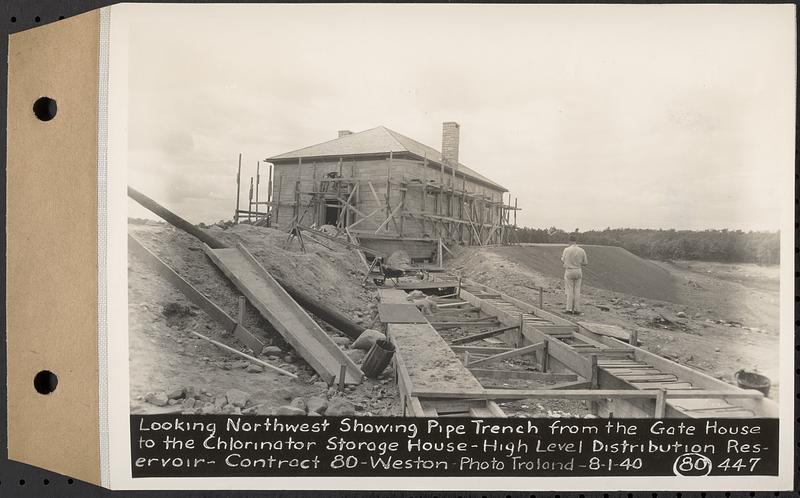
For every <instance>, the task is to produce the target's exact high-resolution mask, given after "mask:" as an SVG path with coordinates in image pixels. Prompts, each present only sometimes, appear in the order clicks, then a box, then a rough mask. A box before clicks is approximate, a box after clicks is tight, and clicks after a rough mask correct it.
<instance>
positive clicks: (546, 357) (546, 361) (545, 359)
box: [542, 341, 550, 372]
mask: <svg viewBox="0 0 800 498" xmlns="http://www.w3.org/2000/svg"><path fill="white" fill-rule="evenodd" d="M549 344H550V343H549V342H548V341H544V346H543V347H542V372H547V371H548V370H549V369H550V349H549V347H548V346H549Z"/></svg>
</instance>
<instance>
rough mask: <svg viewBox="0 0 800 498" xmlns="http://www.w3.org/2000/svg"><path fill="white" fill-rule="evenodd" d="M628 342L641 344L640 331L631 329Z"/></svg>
mask: <svg viewBox="0 0 800 498" xmlns="http://www.w3.org/2000/svg"><path fill="white" fill-rule="evenodd" d="M628 344H630V345H631V346H638V345H639V332H637V331H635V330H631V332H630V338H629V339H628Z"/></svg>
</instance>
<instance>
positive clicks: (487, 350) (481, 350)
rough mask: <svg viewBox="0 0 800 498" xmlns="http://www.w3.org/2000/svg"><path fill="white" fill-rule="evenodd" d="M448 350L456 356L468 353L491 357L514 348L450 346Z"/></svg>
mask: <svg viewBox="0 0 800 498" xmlns="http://www.w3.org/2000/svg"><path fill="white" fill-rule="evenodd" d="M450 349H451V350H453V352H454V353H456V354H458V353H464V352H465V351H469V352H470V354H486V355H493V354H497V353H503V352H505V351H511V350H512V349H514V348H504V347H492V346H451V347H450Z"/></svg>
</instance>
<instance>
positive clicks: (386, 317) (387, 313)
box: [378, 303, 428, 323]
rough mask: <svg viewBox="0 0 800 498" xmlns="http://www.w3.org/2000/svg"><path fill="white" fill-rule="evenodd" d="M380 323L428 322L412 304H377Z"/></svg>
mask: <svg viewBox="0 0 800 498" xmlns="http://www.w3.org/2000/svg"><path fill="white" fill-rule="evenodd" d="M378 316H379V317H380V321H381V323H428V320H426V319H425V317H424V316H423V315H422V313H420V312H419V309H418V308H417V307H416V306H415V305H413V304H394V303H388V304H387V303H380V304H378Z"/></svg>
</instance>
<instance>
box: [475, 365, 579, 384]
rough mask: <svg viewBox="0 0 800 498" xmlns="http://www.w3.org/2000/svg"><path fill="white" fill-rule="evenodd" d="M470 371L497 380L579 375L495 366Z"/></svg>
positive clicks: (559, 378) (562, 379)
mask: <svg viewBox="0 0 800 498" xmlns="http://www.w3.org/2000/svg"><path fill="white" fill-rule="evenodd" d="M469 371H470V372H472V374H473V375H474V376H475V377H478V378H479V379H481V378H487V377H488V378H492V379H497V380H504V379H522V380H535V381H558V382H565V381H577V380H578V375H577V374H573V373H552V372H534V371H530V370H501V369H493V368H472V367H469Z"/></svg>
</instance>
